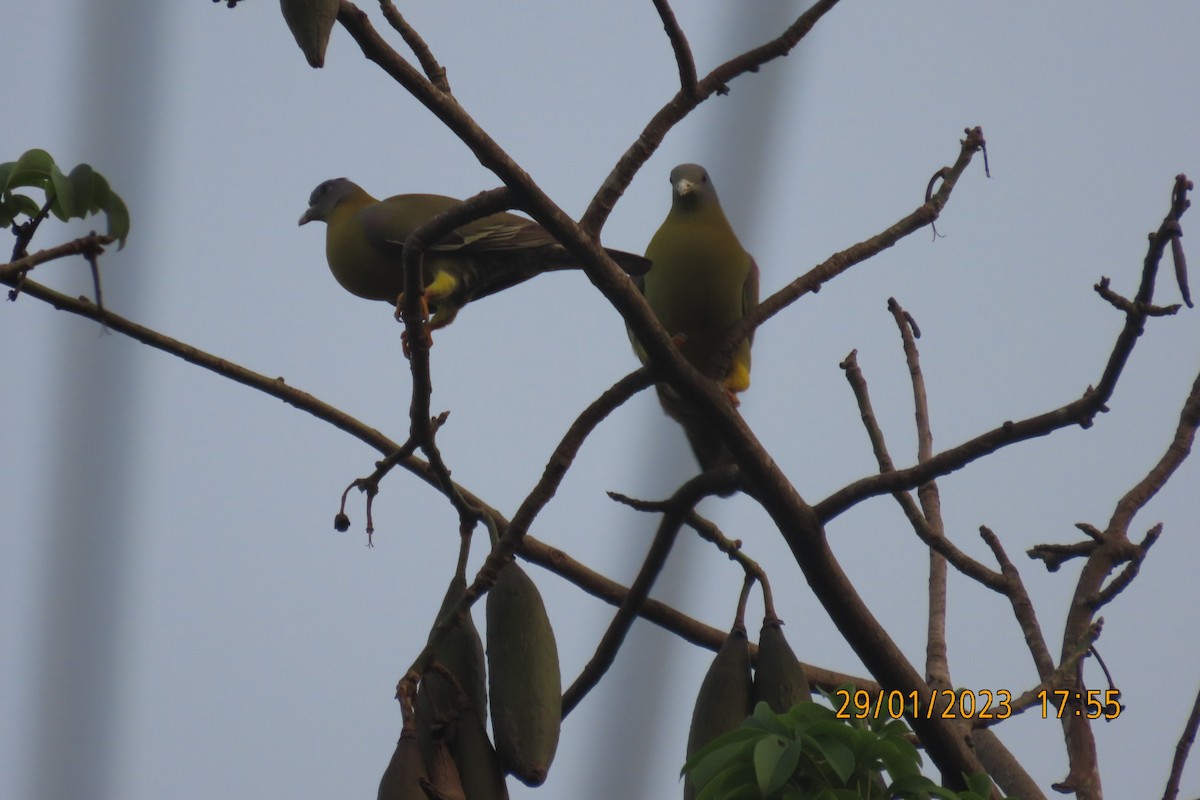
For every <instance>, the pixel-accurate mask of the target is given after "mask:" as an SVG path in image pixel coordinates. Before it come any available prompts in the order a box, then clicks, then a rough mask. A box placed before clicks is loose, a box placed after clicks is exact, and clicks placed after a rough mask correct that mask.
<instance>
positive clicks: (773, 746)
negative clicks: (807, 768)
mask: <svg viewBox="0 0 1200 800" xmlns="http://www.w3.org/2000/svg"><path fill="white" fill-rule="evenodd" d="M799 763H800V742H798V741H796V740H795V739H784V738H781V737H774V736H772V737H769V738H765V739H763V740H762V741H760V742H759V743H758V744H757V745H755V746H754V777H755V778H756V780H757V781H758V790H759V791H760V792H762V794H763V796H764V797H770V796H771V795H772V794H774V793H775V792H777V791H779V789H780V787H782V786H783V785H784V784H785V783H787V782H788V780H789V779H790V778H791V777H792V774H793V773H794V772H795V771H796V766H797V765H798V764H799Z"/></svg>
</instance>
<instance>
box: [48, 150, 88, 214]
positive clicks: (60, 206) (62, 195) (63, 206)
mask: <svg viewBox="0 0 1200 800" xmlns="http://www.w3.org/2000/svg"><path fill="white" fill-rule="evenodd" d="M50 185H51V186H52V187H53V188H52V190H51V191H50V192H49V193H48V195H49V196H48V197H47V198H46V199H47V200H49V199H50V198H51V197H53V198H54V202H52V203H51V204H50V213H52V214H53V215H54V216H56V217H58V218H59V219H60V220H62V221H63V222H66V221H67V220H69V219H70V218H71V217H82V216H83V214H82V213H80V212H78V211H76V210H75V187H74V186H72V185H71V181H70V179H69V178H67V176H66V175H64V174H63V171H62V170H61V169H59V168H58V164H51V165H50Z"/></svg>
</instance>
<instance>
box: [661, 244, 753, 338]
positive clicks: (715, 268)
mask: <svg viewBox="0 0 1200 800" xmlns="http://www.w3.org/2000/svg"><path fill="white" fill-rule="evenodd" d="M725 249H726V250H727V249H728V248H725ZM670 252H671V255H670V257H669V258H658V259H654V258H653V257H651V258H652V260H653V266H652V267H651V268H650V272H649V274H648V275H647V276H646V283H645V285H646V300H647V302H648V303H649V304H650V307H651V308H653V309H654V311H655V313H656V314H657V315H658V318H659V320H660V321H661V322H662V323H663V326H664V327H666V328H667V330H668V331H671V332H674V333H684V334H688V335H692V336H694V335H697V334H698V333H700V332H701V331H702V330H709V329H714V330H715V332H716V333H723V332H724V331H725V329H727V328H728V327H729V325H731V324H733V323H734V322H736V321H737V320H738V319H739V318H740V317H741V316H742V302H743V301H742V287H743V285H744V284H745V281H746V275H747V272H748V270H749V259H748V258H746V256H745V253H744V252H742V253H732V254H731V253H728V252H722V248H721V247H720V246H719V243H717V242H713V241H710V239H709V237H706V236H703V235H695V236H690V237H688V238H687V241H686V242H685V243H684V244H682V245H681V246H676V247H673V248H671V251H670Z"/></svg>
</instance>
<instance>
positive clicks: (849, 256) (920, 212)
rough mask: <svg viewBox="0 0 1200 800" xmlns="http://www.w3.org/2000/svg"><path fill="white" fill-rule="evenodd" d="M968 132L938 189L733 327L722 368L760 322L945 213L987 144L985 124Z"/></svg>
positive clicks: (724, 347) (723, 350)
mask: <svg viewBox="0 0 1200 800" xmlns="http://www.w3.org/2000/svg"><path fill="white" fill-rule="evenodd" d="M965 133H966V138H965V139H962V140H961V141H960V145H961V146H960V148H959V151H958V158H957V159H956V160H955V162H954V166H952V167H949V168H943V169H942V170H940V172H939V174H940V175H941V179H942V183H941V186H940V187H939V188H938V190H937V192H935V193H934V194H932V195H931V196H930V197H928V198H927V199H926V201H925V202H924V203H922V204H921V205H920V206H918V207H917V208H916V209H915V210H913V211H912V212H911V213H909V214H908V215H906V216H905V217H903V218H902V219H900V220H898V221H897V222H895V223H894V224H893V225H891V226H890V227H889V228H887V229H886V230H883V231H880V232H879V233H877V234H875V235H874V236H872V237H871V238H869V239H865V240H863V241H861V242H858V243H857V244H853V245H851V246H850V247H847V248H846V249H845V250H842V251H841V252H838V253H834V254H833V255H832V256H830V257H829V258H827V259H825V261H823V262H822V263H820V264H818V265H817V266H815V267H813V268H812V269H810V270H809V271H808V272H806V273H804V274H803V275H801V276H800V277H799V278H796V279H795V280H794V281H792V282H791V283H789V284H788V285H787V286H784V287H783V288H782V289H780V290H779V291H777V292H775V294H773V295H771V296H770V297H768V298H766V299H765V300H763V301H762V302H761V303H759V304H758V306H757V307H756V308H754V309H753V310H752V311H751V312H750V313H749V314H747V315H746V316H744V317H742V318H741V319H740V320H738V322H737V324H736V325H734V326H733V327H732V328H730V330H729V333H728V335H727V336H726V337H725V342H724V344H722V345H721V350H720V351H719V353H718V355H717V357H716V358H714V359H713V360H714V363H715V364H716V366H717V367H718V368H721V369H723V368H727V367H728V364H729V359H731V358H732V357H733V353H734V351H735V350H737V347H738V344H739V343H740V342H741V341H742V340H743V339H745V338H746V337H747V336H749V335H750V333H751V332H752V331H754V330H755V329H757V328H758V326H760V325H762V324H763V323H764V322H766V321H767V320H768V319H770V318H771V317H773V316H775V315H776V314H778V313H779V312H780V311H782V310H783V309H785V308H787V307H788V306H789V305H791V304H792V303H794V302H796V301H797V300H799V299H800V298H801V297H803V296H804V295H805V294H808V293H809V292H817V291H820V289H821V286H822V285H824V284H825V283H828V282H829V281H831V280H833V279H834V278H835V277H837V276H838V275H840V274H842V273H843V272H845V271H846V270H848V269H850V268H851V267H853V266H854V265H856V264H860V263H862V262H863V261H866V260H867V259H868V258H871V257H873V256H875V255H878V254H879V253H881V252H883V251H884V250H886V249H888V248H889V247H891V246H892V245H894V244H896V243H897V242H899V241H900V240H901V239H903V238H904V237H905V236H908V235H910V234H912V233H915V232H917V231H919V230H920V229H921V228H924V227H925V226H926V225H930V224H932V223H933V222H934V221H935V220H937V218H938V217H939V216H940V215H941V213H942V209H943V208H945V207H946V203H948V202H949V201H950V195H951V193H952V192H953V191H954V187H955V186H956V185H958V179H959V178H960V177H962V174H963V173H964V172H965V171H966V169H967V166H968V165H969V164H970V163H971V160H972V159H973V158H974V156H975V153H977V152H979V151H980V150H982V149H983V146H984V139H983V129H982V128H979V127H978V126H976V127H974V128H967V129H966V130H965Z"/></svg>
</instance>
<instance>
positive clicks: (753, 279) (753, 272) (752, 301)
mask: <svg viewBox="0 0 1200 800" xmlns="http://www.w3.org/2000/svg"><path fill="white" fill-rule="evenodd" d="M746 256H747V257H748V258H749V259H750V271H749V272H748V273H746V281H745V282H744V283H743V284H742V316H745V315H747V314H749V313H750V312H751V311H753V310H754V309H755V308H757V307H758V276H759V273H758V262H756V261H755V260H754V256H752V255H750V254H749V253H747V254H746ZM748 338H749V340H750V344H754V331H750V336H749V337H748Z"/></svg>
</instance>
